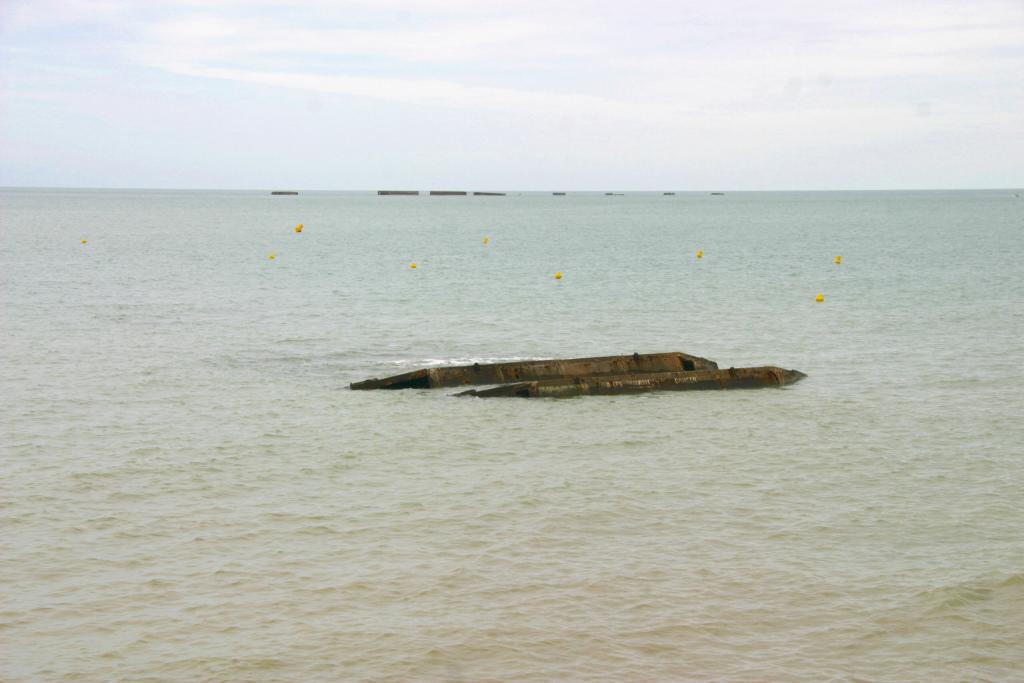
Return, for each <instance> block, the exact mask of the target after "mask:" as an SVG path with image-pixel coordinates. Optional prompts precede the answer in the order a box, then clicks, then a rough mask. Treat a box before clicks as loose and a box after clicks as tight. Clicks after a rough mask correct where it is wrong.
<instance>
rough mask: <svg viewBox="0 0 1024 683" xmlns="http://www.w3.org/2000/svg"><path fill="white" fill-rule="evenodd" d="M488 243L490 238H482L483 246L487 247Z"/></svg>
mask: <svg viewBox="0 0 1024 683" xmlns="http://www.w3.org/2000/svg"><path fill="white" fill-rule="evenodd" d="M490 241H491V238H490V237H485V238H484V246H486V245H487V243H488V242H490Z"/></svg>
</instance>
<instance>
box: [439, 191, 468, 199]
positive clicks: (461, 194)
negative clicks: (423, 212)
mask: <svg viewBox="0 0 1024 683" xmlns="http://www.w3.org/2000/svg"><path fill="white" fill-rule="evenodd" d="M467 194H469V193H468V192H466V191H465V190H431V191H430V196H431V197H465V196H466V195H467Z"/></svg>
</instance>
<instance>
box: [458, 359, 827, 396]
mask: <svg viewBox="0 0 1024 683" xmlns="http://www.w3.org/2000/svg"><path fill="white" fill-rule="evenodd" d="M806 376H807V375H805V374H804V373H802V372H800V371H798V370H783V369H782V368H777V367H774V366H764V367H757V368H729V369H727V370H693V371H690V372H654V373H646V374H644V373H638V374H631V375H598V376H594V377H570V378H561V379H547V380H541V381H534V382H516V383H514V384H502V385H500V386H496V387H493V388H491V389H470V390H469V391H463V392H461V393H458V394H456V396H479V397H480V398H491V397H496V396H517V397H522V398H569V397H572V396H587V395H614V394H639V393H643V392H647V391H693V390H700V389H705V390H706V389H758V388H760V387H781V386H785V385H786V384H793V383H794V382H799V381H800V380H802V379H803V378H804V377H806Z"/></svg>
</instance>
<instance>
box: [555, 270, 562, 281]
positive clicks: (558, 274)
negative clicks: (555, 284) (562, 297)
mask: <svg viewBox="0 0 1024 683" xmlns="http://www.w3.org/2000/svg"><path fill="white" fill-rule="evenodd" d="M555 279H556V280H561V279H562V271H558V272H557V273H555Z"/></svg>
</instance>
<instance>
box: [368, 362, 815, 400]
mask: <svg viewBox="0 0 1024 683" xmlns="http://www.w3.org/2000/svg"><path fill="white" fill-rule="evenodd" d="M804 377H806V375H805V374H804V373H802V372H799V371H797V370H785V369H783V368H779V367H775V366H762V367H753V368H728V369H724V370H723V369H719V367H718V364H717V363H715V361H713V360H709V359H707V358H701V357H700V356H691V355H690V354H686V353H679V352H671V353H649V354H639V353H634V354H632V355H630V356H599V357H594V358H567V359H548V360H530V361H518V362H512V363H474V364H472V365H459V366H449V367H436V368H423V369H420V370H413V371H412V372H405V373H402V374H400V375H394V376H392V377H385V378H383V379H368V380H365V381H362V382H355V383H353V384H350V385H349V387H350V388H351V389H361V390H362V389H434V388H439V387H459V386H469V385H477V386H482V385H497V386H492V387H491V388H486V389H471V390H469V391H463V392H461V393H459V394H456V396H478V397H481V398H490V397H498V396H517V397H528V398H535V397H551V398H564V397H569V396H584V395H591V394H597V395H602V394H603V395H611V394H635V393H642V392H647V391H691V390H700V389H705V390H706V389H754V388H760V387H773V386H775V387H777V386H785V385H787V384H793V383H794V382H799V381H800V380H801V379H803V378H804Z"/></svg>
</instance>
